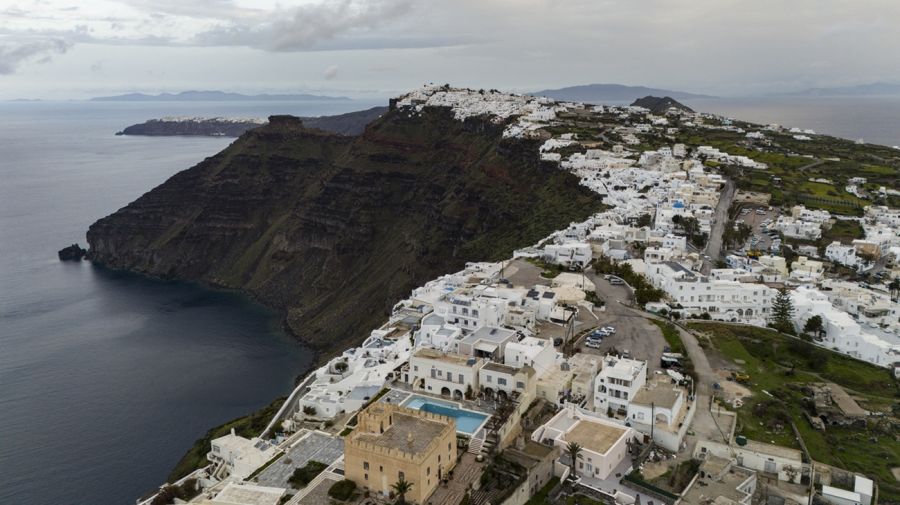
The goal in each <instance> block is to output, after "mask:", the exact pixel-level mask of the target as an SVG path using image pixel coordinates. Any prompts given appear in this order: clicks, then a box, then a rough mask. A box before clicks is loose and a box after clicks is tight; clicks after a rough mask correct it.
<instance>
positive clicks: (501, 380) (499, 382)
mask: <svg viewBox="0 0 900 505" xmlns="http://www.w3.org/2000/svg"><path fill="white" fill-rule="evenodd" d="M497 384H499V385H501V386H505V385H506V379H504V378H503V377H497Z"/></svg>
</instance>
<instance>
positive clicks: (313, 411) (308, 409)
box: [303, 405, 316, 416]
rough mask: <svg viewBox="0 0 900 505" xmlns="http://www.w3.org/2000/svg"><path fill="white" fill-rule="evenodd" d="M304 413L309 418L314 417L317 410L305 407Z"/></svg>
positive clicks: (309, 406)
mask: <svg viewBox="0 0 900 505" xmlns="http://www.w3.org/2000/svg"><path fill="white" fill-rule="evenodd" d="M303 413H304V414H306V415H308V416H314V415H316V408H315V407H313V406H312V405H304V406H303Z"/></svg>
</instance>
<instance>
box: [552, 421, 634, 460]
mask: <svg viewBox="0 0 900 505" xmlns="http://www.w3.org/2000/svg"><path fill="white" fill-rule="evenodd" d="M625 433H626V431H625V429H624V428H619V427H616V426H611V425H609V424H602V423H594V422H591V421H584V420H580V421H578V423H576V424H575V427H574V428H572V431H570V432H568V433H566V435H565V439H566V442H578V445H580V446H582V447H584V448H585V449H587V450H589V451H593V452H596V453H597V454H606V452H607V451H609V449H610V448H611V447H612V446H613V445H615V443H616V442H618V441H619V439H621V438H622V437H624V436H625Z"/></svg>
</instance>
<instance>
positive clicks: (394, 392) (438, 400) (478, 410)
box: [378, 388, 493, 437]
mask: <svg viewBox="0 0 900 505" xmlns="http://www.w3.org/2000/svg"><path fill="white" fill-rule="evenodd" d="M415 396H418V397H420V398H424V399H426V400H433V401H434V404H437V405H444V406H447V407H450V408H457V409H459V410H466V411H469V412H474V413H475V414H480V415H484V416H486V417H485V419H484V421H482V422H481V424H479V425H478V427H477V428H476V429H475V430H473V431H471V432H468V431H462V430H456V431H457V433H460V434H462V435H467V436H470V437H474V436H475V435H476V434H477V433H478V432H480V431H482V430H483V429H484V426H485V424H487V420H488V418H490V416H491V415H493V409H491V412H486V411H485V410H486V409H484V408H483V407H481V406H480V405H477V404H476V402H472V401H466V400H462V401H460V400H453V399H451V398H444V397H441V396H435V395H431V394H428V393H425V392H420V391H416V392H409V391H405V390H403V389H395V388H391V389H390V390H389V391H388V392H387V393H385V394H384V395H383V396H382V397H381V398H379V399H378V401H380V402H384V403H393V404H396V405H405V404H406V403H408V402H409V400H410V399H411V398H412V397H415ZM479 403H480V401H479ZM473 407H474V408H473Z"/></svg>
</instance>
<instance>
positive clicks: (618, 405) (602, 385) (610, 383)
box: [594, 354, 647, 414]
mask: <svg viewBox="0 0 900 505" xmlns="http://www.w3.org/2000/svg"><path fill="white" fill-rule="evenodd" d="M646 382H647V362H646V361H640V360H636V359H628V358H620V357H617V356H612V355H609V354H607V355H606V356H604V357H603V361H602V363H601V368H600V373H599V374H597V379H596V380H595V381H594V412H600V413H604V414H605V413H607V412H609V411H612V412H613V413H616V412H619V411H621V412H627V411H628V403H629V402H630V401H631V400H632V399H634V396H635V395H636V394H637V392H638V391H639V390H640V389H641V388H642V387H644V384H645V383H646Z"/></svg>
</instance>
